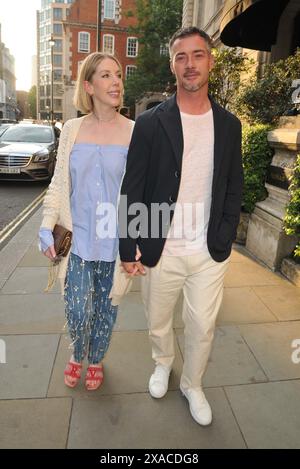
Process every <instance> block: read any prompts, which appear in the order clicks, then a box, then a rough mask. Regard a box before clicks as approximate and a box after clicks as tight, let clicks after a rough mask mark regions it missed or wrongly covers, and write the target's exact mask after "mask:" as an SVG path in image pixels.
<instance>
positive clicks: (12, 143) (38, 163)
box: [0, 124, 60, 181]
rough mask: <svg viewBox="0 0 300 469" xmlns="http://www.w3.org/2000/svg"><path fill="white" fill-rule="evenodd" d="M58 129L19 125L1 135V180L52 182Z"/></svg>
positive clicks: (45, 126)
mask: <svg viewBox="0 0 300 469" xmlns="http://www.w3.org/2000/svg"><path fill="white" fill-rule="evenodd" d="M59 134H60V132H59V130H58V129H55V128H54V127H52V126H49V125H36V124H24V125H22V124H17V125H13V126H12V127H8V128H7V129H5V131H4V132H3V133H2V135H0V180H12V181H20V180H24V181H42V180H48V181H50V179H51V177H52V175H53V172H54V168H55V162H56V153H57V148H58V141H59Z"/></svg>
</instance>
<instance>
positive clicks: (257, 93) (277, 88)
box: [236, 49, 300, 125]
mask: <svg viewBox="0 0 300 469" xmlns="http://www.w3.org/2000/svg"><path fill="white" fill-rule="evenodd" d="M299 70H300V49H298V50H297V51H296V53H295V54H294V55H291V56H289V57H288V58H287V59H285V60H279V61H278V62H275V63H272V64H268V65H266V66H265V71H264V75H263V77H262V78H259V77H258V76H256V77H254V78H253V79H252V80H251V81H250V83H248V84H246V85H245V86H244V87H243V89H242V90H241V92H240V93H239V96H238V98H237V102H236V105H237V107H236V109H237V111H238V113H239V115H240V116H241V117H242V118H243V119H245V120H247V121H248V122H249V123H250V124H253V123H261V124H272V125H275V124H276V123H277V122H278V119H279V117H280V116H282V115H283V114H284V113H285V112H286V111H288V110H290V108H291V107H292V101H291V95H292V88H291V86H292V81H293V80H296V79H297V78H299Z"/></svg>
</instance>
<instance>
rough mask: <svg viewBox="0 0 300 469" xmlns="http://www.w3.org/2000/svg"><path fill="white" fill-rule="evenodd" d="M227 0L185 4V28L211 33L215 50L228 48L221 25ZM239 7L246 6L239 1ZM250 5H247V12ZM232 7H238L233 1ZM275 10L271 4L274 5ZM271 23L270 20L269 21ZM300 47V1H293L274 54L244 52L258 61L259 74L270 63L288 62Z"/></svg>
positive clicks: (283, 18)
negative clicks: (216, 48) (195, 28)
mask: <svg viewBox="0 0 300 469" xmlns="http://www.w3.org/2000/svg"><path fill="white" fill-rule="evenodd" d="M225 3H226V0H184V3H183V26H198V27H199V28H201V29H203V30H204V31H205V32H207V33H208V34H209V35H210V36H211V38H212V40H213V42H214V45H215V47H224V45H223V44H222V42H221V40H220V24H221V19H222V17H223V14H224V6H225ZM236 4H237V7H238V6H239V4H243V1H242V0H236ZM248 4H250V2H247V1H245V6H244V5H242V6H243V8H246V7H247V5H248ZM230 5H232V6H233V5H234V2H233V1H232V2H231V3H230ZM270 8H271V2H270ZM266 21H268V18H266ZM299 44H300V1H299V0H289V1H288V2H287V6H286V8H285V9H284V12H283V14H282V16H281V18H280V22H279V26H278V31H277V42H276V44H274V45H273V47H272V48H271V51H270V52H267V51H259V50H253V49H246V48H243V49H242V48H240V50H241V51H242V52H243V54H245V55H247V57H249V58H251V59H253V60H254V62H255V64H256V66H258V73H259V74H261V73H262V72H263V67H264V65H265V64H266V63H271V62H276V61H277V60H279V59H285V58H287V57H288V56H289V55H291V54H293V53H294V52H295V50H296V47H299Z"/></svg>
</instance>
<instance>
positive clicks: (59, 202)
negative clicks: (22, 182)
mask: <svg viewBox="0 0 300 469" xmlns="http://www.w3.org/2000/svg"><path fill="white" fill-rule="evenodd" d="M121 70H122V68H121V65H120V63H119V61H118V60H117V59H116V58H115V57H114V56H111V55H108V54H102V53H98V52H96V53H93V54H90V55H89V56H88V57H87V58H86V59H85V60H84V62H83V64H82V66H81V69H80V74H79V78H78V81H77V85H76V91H75V98H74V105H75V107H76V108H77V109H78V110H79V111H81V112H82V113H83V114H87V115H86V116H84V117H81V118H78V119H72V120H69V121H68V122H66V123H65V125H64V127H63V130H62V133H61V136H60V144H59V150H58V157H57V163H56V168H55V173H54V176H53V179H52V181H51V184H50V186H49V189H48V192H47V194H46V197H45V201H44V212H43V221H42V224H41V229H40V242H41V248H42V250H43V252H44V254H45V255H46V256H47V257H49V259H51V260H53V259H55V257H56V253H55V250H54V242H53V236H52V230H53V227H54V225H55V224H56V223H57V224H59V225H62V226H63V227H64V228H67V229H69V230H71V231H72V232H73V239H72V246H71V249H70V254H69V255H68V256H67V257H66V258H63V260H62V261H61V262H60V264H59V271H58V277H59V279H60V281H61V285H62V287H63V291H64V297H65V310H66V318H67V323H68V328H69V333H70V336H71V340H72V345H73V348H74V352H73V355H72V356H71V358H70V361H69V363H68V364H67V366H66V369H65V372H64V375H65V384H66V385H67V386H69V387H72V388H73V387H75V386H76V384H77V383H78V381H79V380H80V377H81V370H82V362H83V360H84V358H85V357H86V356H87V358H88V363H89V366H88V369H87V374H86V377H85V384H86V388H87V389H88V390H96V389H98V388H99V386H100V385H101V383H102V381H103V364H102V360H103V357H104V355H105V353H106V351H107V349H108V346H109V341H110V337H111V333H112V329H113V326H114V323H115V320H116V314H117V307H116V306H112V304H111V300H110V299H109V298H108V295H109V292H110V289H111V285H112V279H113V272H114V266H115V260H116V257H117V252H118V239H117V235H116V211H117V200H118V195H119V188H120V184H121V180H122V177H123V173H124V170H125V163H126V157H127V151H128V146H129V142H130V138H131V134H132V130H133V125H134V123H133V121H130V120H128V119H127V118H126V117H123V116H121V115H120V113H119V112H118V111H117V109H119V108H120V106H121V104H122V96H123V83H122V71H121ZM104 206H106V207H108V206H110V207H113V208H115V210H113V211H112V210H109V211H108V216H109V223H108V225H109V226H110V228H111V227H112V225H113V226H114V228H115V229H113V230H110V233H107V232H106V231H105V229H104V227H105V226H106V224H105V223H103V220H104V217H103V215H104V211H103V210H102V208H103V207H104ZM105 217H106V218H107V212H105ZM106 221H107V219H106ZM101 222H102V223H101ZM101 227H102V228H101Z"/></svg>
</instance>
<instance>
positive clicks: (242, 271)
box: [224, 262, 290, 287]
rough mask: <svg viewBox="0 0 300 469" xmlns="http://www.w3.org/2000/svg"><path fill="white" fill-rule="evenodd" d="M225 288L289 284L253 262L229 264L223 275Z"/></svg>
mask: <svg viewBox="0 0 300 469" xmlns="http://www.w3.org/2000/svg"><path fill="white" fill-rule="evenodd" d="M224 285H225V287H249V286H261V285H282V286H287V285H290V283H289V282H288V281H287V280H284V278H283V277H282V276H280V275H279V274H277V273H274V272H270V271H269V270H267V269H266V268H264V267H262V266H260V265H259V264H257V263H255V262H253V263H249V262H231V263H229V266H228V270H227V272H226V274H225V282H224Z"/></svg>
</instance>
